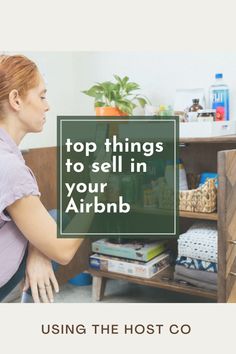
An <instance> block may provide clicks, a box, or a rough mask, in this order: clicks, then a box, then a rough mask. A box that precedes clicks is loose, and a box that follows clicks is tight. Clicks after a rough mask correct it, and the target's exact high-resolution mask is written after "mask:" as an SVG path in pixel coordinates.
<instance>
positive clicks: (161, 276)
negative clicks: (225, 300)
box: [88, 267, 217, 300]
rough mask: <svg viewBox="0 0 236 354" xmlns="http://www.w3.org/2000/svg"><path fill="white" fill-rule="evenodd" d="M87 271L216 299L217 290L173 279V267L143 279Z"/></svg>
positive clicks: (101, 275) (96, 274)
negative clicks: (181, 282)
mask: <svg viewBox="0 0 236 354" xmlns="http://www.w3.org/2000/svg"><path fill="white" fill-rule="evenodd" d="M88 272H89V273H90V274H91V275H93V276H95V277H102V278H105V279H106V278H108V279H119V280H125V281H128V282H131V283H135V284H140V285H146V286H152V287H156V288H161V289H166V290H170V291H175V292H178V293H183V294H189V295H194V296H199V297H204V298H208V299H212V300H216V299H217V292H216V291H213V290H205V289H201V288H198V287H195V286H192V285H188V284H180V283H179V282H176V281H175V280H174V279H173V274H174V267H168V268H166V269H164V270H162V271H161V272H160V273H158V274H157V275H155V276H154V277H152V278H151V279H143V278H138V277H132V276H128V275H124V274H119V273H113V272H107V271H97V270H94V269H92V268H89V270H88Z"/></svg>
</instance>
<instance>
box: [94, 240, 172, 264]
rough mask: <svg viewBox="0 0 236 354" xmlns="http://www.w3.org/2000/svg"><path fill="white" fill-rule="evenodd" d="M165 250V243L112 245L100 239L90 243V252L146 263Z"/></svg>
mask: <svg viewBox="0 0 236 354" xmlns="http://www.w3.org/2000/svg"><path fill="white" fill-rule="evenodd" d="M165 250H166V242H165V241H153V242H150V243H149V242H147V243H144V242H141V241H134V242H126V243H114V242H111V241H109V240H107V239H101V240H98V241H95V242H93V243H92V251H93V252H95V253H102V254H106V255H109V256H115V257H122V258H128V259H134V260H138V261H143V262H147V261H149V260H150V259H152V258H154V257H155V256H158V255H159V254H161V253H162V252H164V251H165Z"/></svg>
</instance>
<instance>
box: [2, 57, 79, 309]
mask: <svg viewBox="0 0 236 354" xmlns="http://www.w3.org/2000/svg"><path fill="white" fill-rule="evenodd" d="M45 95H46V88H45V83H44V80H43V78H42V76H41V74H40V72H39V70H38V68H37V66H36V65H35V63H33V62H32V61H31V60H29V59H28V58H26V57H24V56H20V55H13V56H7V55H0V301H2V300H3V299H4V298H5V297H6V296H7V295H8V293H9V292H10V291H11V290H12V289H13V288H14V287H15V286H16V285H17V283H19V281H20V280H21V279H22V278H23V277H24V275H25V286H24V289H27V288H28V287H30V288H31V292H32V296H33V299H34V301H35V302H39V301H40V300H41V301H43V302H49V301H50V302H52V301H53V290H55V291H58V290H59V289H58V284H57V281H56V278H55V275H54V272H53V269H52V264H51V260H54V261H56V262H58V263H60V264H64V265H65V264H67V263H69V262H70V260H71V259H72V258H73V256H74V254H75V252H76V251H77V249H78V247H79V246H80V244H81V242H82V240H81V239H58V238H57V225H56V222H55V221H54V220H53V218H52V217H51V216H50V215H49V213H48V211H47V210H46V209H45V207H44V206H43V204H42V203H41V201H40V198H39V197H40V192H39V190H38V186H37V182H36V180H35V177H34V175H33V173H32V171H31V170H30V169H29V168H28V167H27V166H26V165H25V161H24V159H23V157H22V154H21V152H20V150H19V148H18V145H19V144H20V142H21V140H22V139H23V138H24V136H25V135H26V134H27V133H37V132H41V131H42V129H43V125H44V123H45V121H46V112H47V111H48V110H49V105H48V103H47V100H46V96H45Z"/></svg>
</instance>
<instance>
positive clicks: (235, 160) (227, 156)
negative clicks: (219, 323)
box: [218, 150, 236, 303]
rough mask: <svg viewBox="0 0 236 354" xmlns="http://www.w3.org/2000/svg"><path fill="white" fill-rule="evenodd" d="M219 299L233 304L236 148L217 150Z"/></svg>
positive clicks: (235, 292)
mask: <svg viewBox="0 0 236 354" xmlns="http://www.w3.org/2000/svg"><path fill="white" fill-rule="evenodd" d="M218 173H219V188H218V230H219V236H218V265H219V272H218V301H219V302H235V303H236V150H227V151H220V152H219V153H218Z"/></svg>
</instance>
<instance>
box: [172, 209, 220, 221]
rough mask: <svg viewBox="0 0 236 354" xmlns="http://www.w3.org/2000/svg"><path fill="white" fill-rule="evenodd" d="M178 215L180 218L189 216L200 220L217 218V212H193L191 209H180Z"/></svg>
mask: <svg viewBox="0 0 236 354" xmlns="http://www.w3.org/2000/svg"><path fill="white" fill-rule="evenodd" d="M179 216H180V217H181V218H190V219H201V220H218V214H217V213H209V214H208V213H194V212H191V211H180V212H179Z"/></svg>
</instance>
